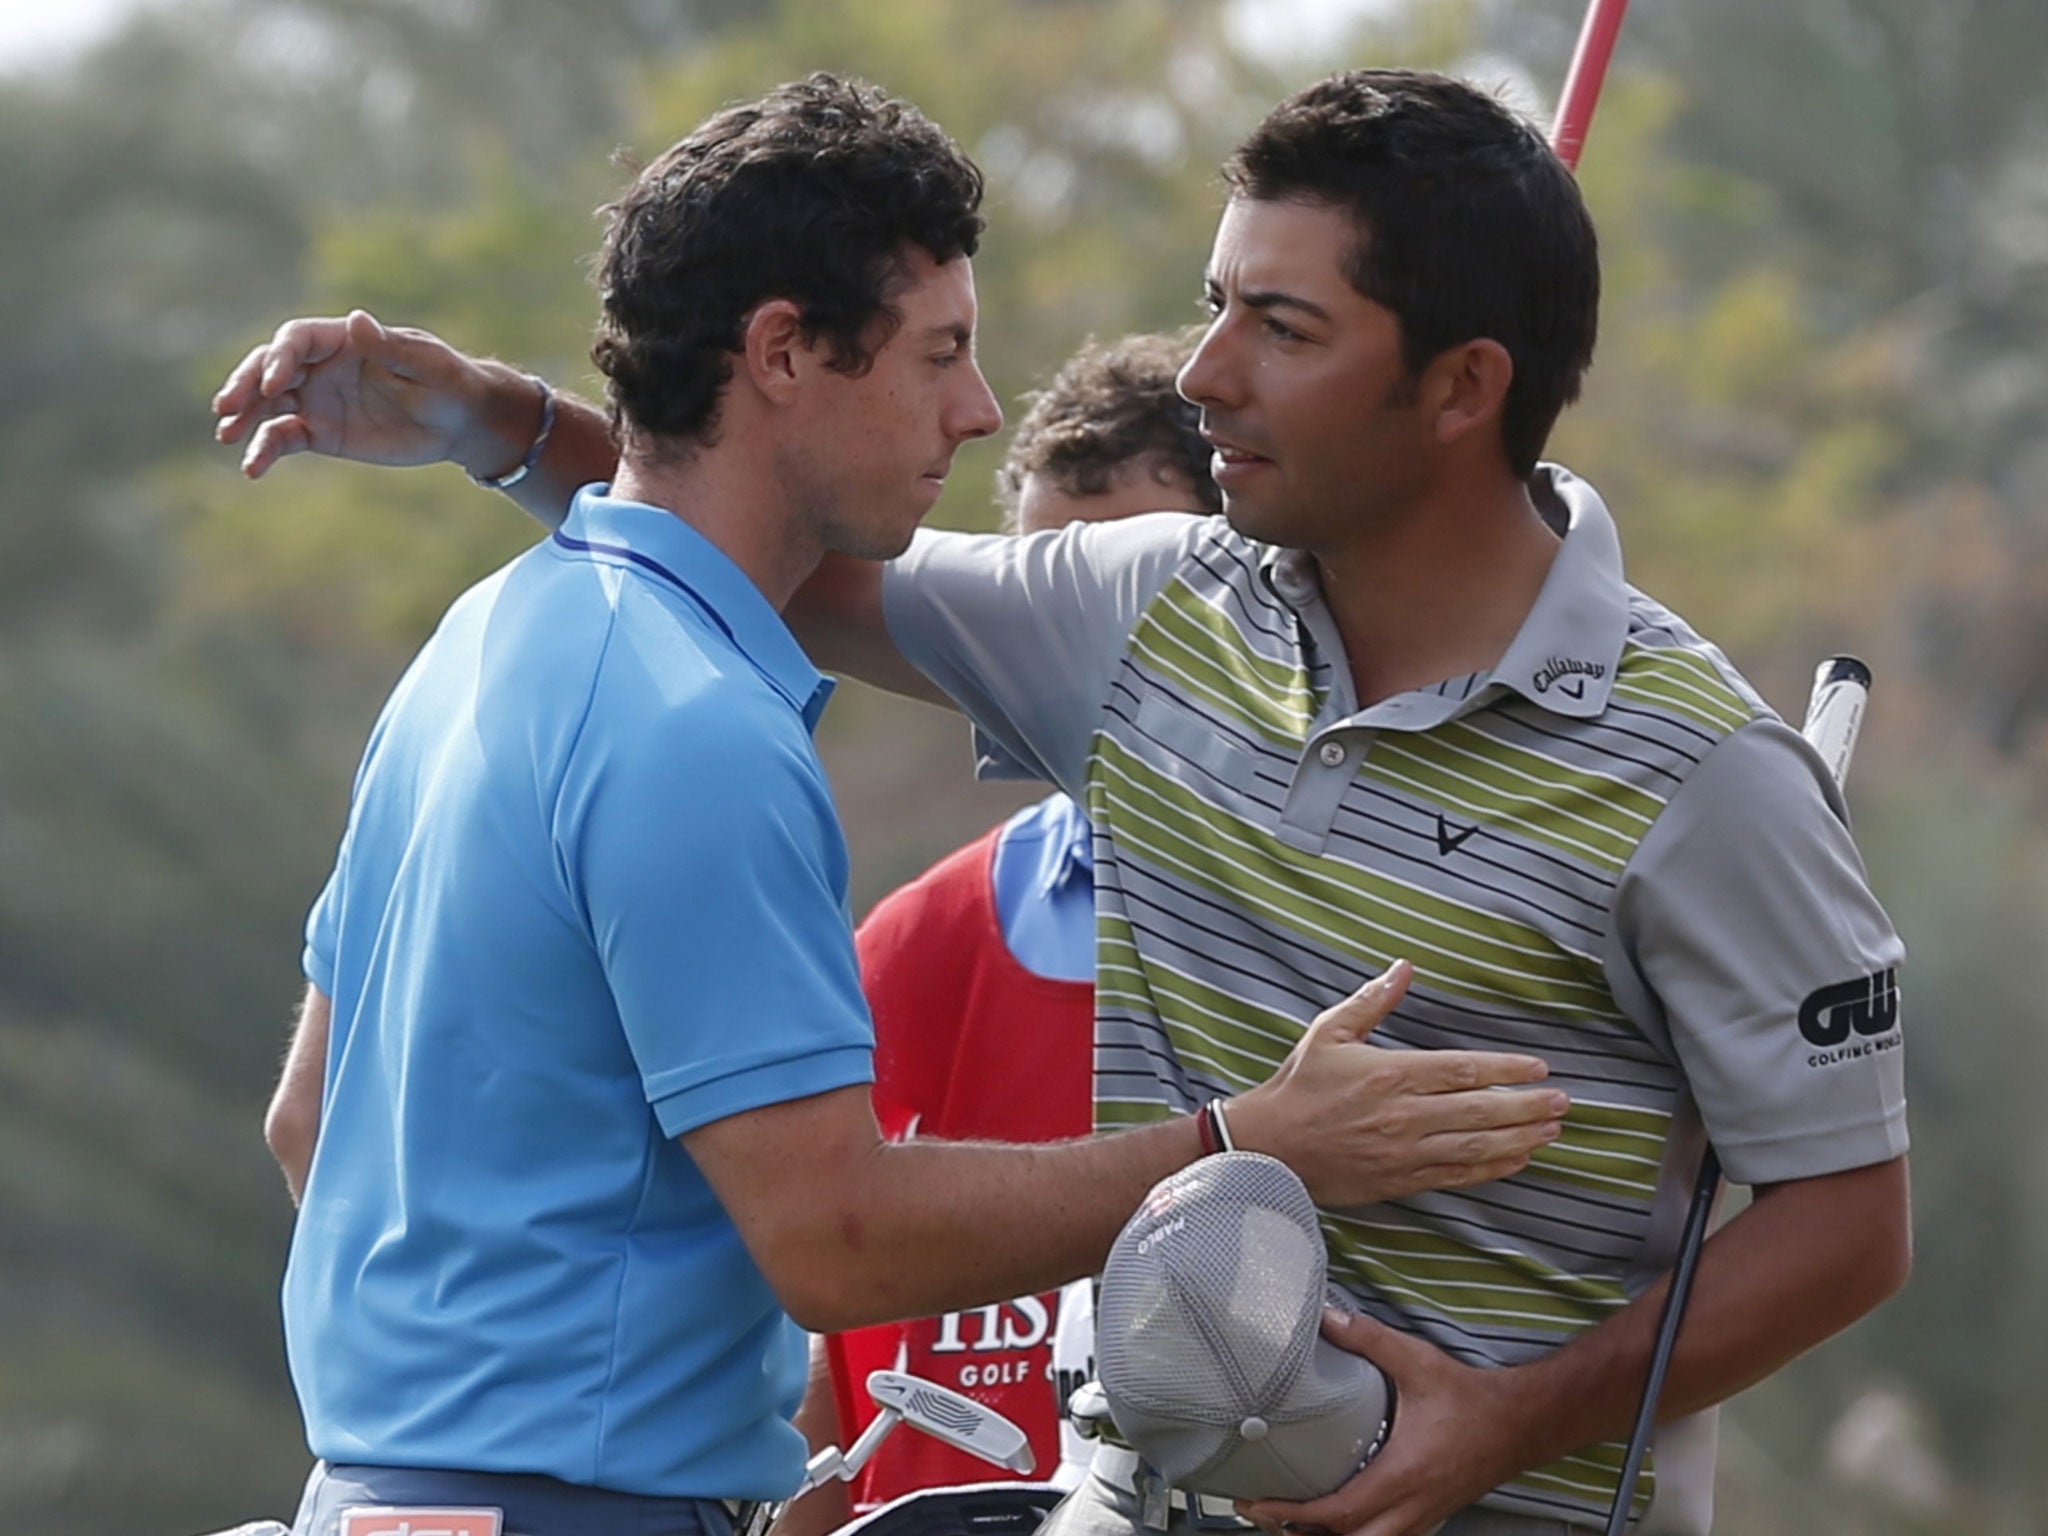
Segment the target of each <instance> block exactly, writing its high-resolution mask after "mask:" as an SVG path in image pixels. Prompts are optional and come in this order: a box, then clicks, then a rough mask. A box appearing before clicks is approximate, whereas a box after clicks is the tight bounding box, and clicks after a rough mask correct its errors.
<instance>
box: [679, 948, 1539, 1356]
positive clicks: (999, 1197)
mask: <svg viewBox="0 0 2048 1536" xmlns="http://www.w3.org/2000/svg"><path fill="white" fill-rule="evenodd" d="M1409 975H1410V972H1409V968H1408V967H1407V966H1406V965H1405V964H1397V965H1395V966H1394V967H1392V968H1390V969H1389V970H1388V971H1387V972H1385V973H1383V974H1382V975H1381V976H1380V977H1378V978H1376V979H1375V980H1374V981H1372V982H1370V983H1368V984H1367V985H1366V986H1364V987H1363V988H1361V989H1360V990H1359V991H1358V992H1356V993H1354V994H1353V995H1352V996H1351V997H1349V998H1347V999H1345V1000H1344V1001H1343V1002H1341V1003H1339V1004H1337V1006H1335V1007H1334V1008H1331V1009H1329V1010H1328V1011H1326V1012H1325V1013H1323V1014H1322V1015H1320V1016H1319V1017H1318V1018H1317V1019H1316V1021H1315V1023H1314V1024H1313V1025H1312V1026H1311V1027H1310V1028H1309V1031H1308V1033H1307V1034H1305V1035H1304V1036H1303V1037H1302V1039H1301V1041H1300V1042H1299V1043H1298V1044H1297V1045H1296V1046H1295V1049H1294V1051H1293V1053H1292V1054H1291V1055H1289V1056H1288V1058H1287V1060H1286V1061H1285V1062H1283V1063H1282V1064H1281V1067H1280V1069H1279V1071H1278V1072H1276V1073H1275V1074H1274V1076H1273V1077H1272V1078H1271V1079H1270V1080H1268V1081H1267V1082H1265V1083H1262V1084H1260V1085H1259V1086H1258V1087H1256V1088H1253V1089H1250V1090H1249V1091H1247V1092H1245V1093H1243V1094H1240V1095H1238V1096H1237V1097H1236V1098H1233V1099H1231V1100H1230V1101H1229V1106H1228V1110H1227V1114H1228V1117H1229V1123H1230V1127H1231V1130H1232V1132H1233V1134H1234V1137H1235V1139H1236V1142H1237V1144H1238V1146H1239V1147H1240V1148H1241V1149H1243V1150H1246V1151H1256V1152H1265V1153H1268V1154H1269V1155H1271V1156H1274V1157H1277V1158H1279V1159H1280V1160H1281V1161H1282V1162H1285V1163H1287V1164H1288V1165H1289V1166H1290V1167H1292V1168H1293V1169H1294V1171H1295V1172H1296V1173H1297V1174H1299V1175H1300V1176H1301V1180H1302V1182H1303V1183H1304V1184H1305V1185H1307V1186H1308V1190H1309V1193H1310V1194H1311V1195H1313V1196H1314V1197H1315V1198H1316V1199H1317V1200H1319V1201H1320V1202H1322V1203H1323V1204H1326V1205H1331V1206H1353V1205H1365V1204H1371V1203H1373V1202H1375V1201H1379V1200H1385V1199H1392V1198H1395V1197H1398V1196H1401V1195H1406V1194H1412V1193H1414V1192H1415V1191H1417V1190H1422V1189H1442V1188H1463V1187H1469V1186H1471V1185H1474V1184H1480V1183H1486V1182H1490V1181H1491V1180H1493V1179H1497V1178H1503V1177H1505V1176H1507V1175H1508V1174H1510V1173H1514V1172H1516V1171H1518V1170H1519V1169H1521V1168H1522V1167H1524V1166H1526V1164H1527V1162H1528V1160H1529V1155H1530V1154H1531V1153H1532V1152H1534V1151H1535V1150H1536V1149H1537V1148H1538V1147H1541V1146H1543V1145H1544V1144H1546V1143H1547V1142H1549V1141H1551V1140H1553V1139H1554V1138H1555V1136H1556V1135H1557V1131H1558V1125H1559V1118H1560V1117H1561V1116H1562V1115H1563V1114H1564V1112H1565V1110H1566V1109H1567V1108H1568V1100H1567V1098H1566V1095H1565V1094H1563V1093H1562V1092H1560V1091H1558V1090H1555V1089H1551V1088H1545V1087H1537V1086H1532V1085H1534V1084H1536V1083H1538V1082H1539V1081H1540V1080H1541V1078H1542V1076H1543V1075H1544V1072H1545V1068H1544V1066H1543V1064H1542V1063H1541V1062H1540V1061H1537V1060H1536V1059H1534V1058H1533V1057H1526V1056H1514V1055H1505V1054H1498V1053H1494V1052H1481V1051H1405V1050H1387V1049H1382V1048H1380V1047H1378V1046H1374V1045H1372V1044H1370V1043H1369V1042H1368V1040H1367V1038H1366V1037H1367V1036H1368V1035H1369V1034H1370V1032H1371V1030H1372V1029H1373V1027H1374V1026H1375V1025H1377V1024H1378V1023H1379V1022H1380V1021H1381V1020H1382V1019H1383V1018H1385V1017H1386V1015H1387V1014H1388V1013H1389V1012H1390V1011H1391V1010H1392V1009H1393V1007H1394V1005H1395V1004H1396V1003H1397V1002H1398V1001H1399V1000H1400V998H1401V996H1402V994H1403V993H1404V992H1405V991H1406V989H1407V984H1408V978H1409ZM1503 1090H1507V1091H1503ZM682 1141H683V1145H684V1146H685V1148H686V1149H687V1150H688V1151H689V1154H690V1156H691V1158H692V1159H693V1160H694V1161H695V1162H696V1164H697V1166H698V1168H699V1169H700V1170H701V1171H702V1172H703V1174H704V1177H705V1178H706V1180H708V1181H709V1183H710V1184H711V1187H712V1188H713V1190H715V1191H716V1192H717V1195H718V1198H719V1202H720V1204H722V1205H723V1206H724V1207H725V1208H726V1210H727V1211H729V1212H730V1213H731V1214H732V1218H733V1221H734V1223H735V1224H736V1225H737V1226H738V1227H739V1229H740V1235H741V1236H742V1237H743V1238H744V1239H745V1240H746V1244H747V1248H748V1250H749V1251H750V1252H751V1253H752V1254H753V1256H754V1261H755V1262H756V1263H757V1264H758V1265H760V1267H761V1271H762V1273H763V1274H764V1275H766V1276H767V1277H768V1281H769V1283H770V1284H771V1285H772V1286H774V1288H775V1291H776V1294H777V1295H778V1296H779V1297H780V1298H781V1300H782V1303H783V1306H784V1307H785V1308H786V1309H787V1310H788V1311H789V1312H790V1314H791V1315H792V1316H793V1317H795V1318H796V1320H797V1321H798V1322H799V1323H801V1324H803V1325H804V1326H805V1327H807V1328H810V1329H812V1330H814V1331H827V1330H834V1331H836V1330H840V1329H845V1328H852V1327H858V1326H861V1325H862V1324H866V1323H876V1322H886V1321H890V1320H892V1319H895V1318H903V1317H925V1316H931V1315H933V1314H936V1313H940V1312H950V1311H958V1310H960V1309H962V1308H965V1307H971V1306H978V1305H981V1304H983V1303H986V1302H990V1301H996V1300H1001V1299H1003V1298H1005V1297H1010V1296H1019V1295H1023V1294H1026V1293H1027V1292H1032V1291H1048V1290H1053V1289H1056V1288H1057V1287H1058V1286H1060V1285H1062V1284H1064V1283H1065V1282H1067V1281H1069V1280H1072V1279H1075V1278H1077V1277H1079V1276H1081V1275H1087V1274H1094V1273H1095V1272H1097V1271H1098V1270H1099V1269H1100V1268H1101V1265H1102V1261H1103V1258H1104V1256H1105V1255H1106V1254H1107V1253H1108V1251H1109V1246H1110V1244H1111V1242H1112V1241H1114V1239H1115V1237H1116V1234H1117V1232H1118V1230H1119V1229H1120V1228H1121V1227H1122V1226H1123V1224H1124V1223H1125V1222H1126V1221H1127V1220H1128V1219H1129V1218H1130V1215H1131V1212H1132V1211H1134V1210H1136V1209H1137V1207H1138V1204H1139V1202H1140V1201H1142V1200H1143V1199H1144V1197H1145V1194H1146V1192H1147V1191H1148V1190H1149V1189H1150V1188H1151V1187H1152V1186H1153V1185H1154V1184H1155V1183H1157V1182H1158V1181H1159V1180H1160V1179H1162V1178H1164V1177H1165V1176H1166V1175H1167V1174H1169V1173H1172V1172H1174V1171H1175V1170H1177V1169H1179V1168H1182V1167H1185V1166H1186V1165H1187V1164H1188V1163H1190V1162H1192V1161H1194V1159H1195V1158H1196V1157H1197V1156H1198V1155H1199V1154H1200V1151H1201V1146H1200V1136H1199V1133H1198V1131H1197V1129H1196V1126H1195V1124H1194V1121H1193V1119H1192V1117H1187V1116H1182V1117H1179V1118H1177V1119H1175V1120H1172V1121H1168V1122H1166V1123H1163V1124H1159V1125H1151V1126H1146V1127H1143V1128H1141V1129H1136V1130H1127V1131H1119V1132H1116V1133H1114V1134H1111V1135H1106V1136H1096V1137H1084V1138H1081V1139H1078V1140H1073V1141H1064V1142H1048V1143H1042V1144H1037V1145H1029V1146H1009V1145H998V1144H994V1143H976V1142H942V1141H922V1140H912V1141H906V1142H884V1141H883V1140H882V1139H881V1134H880V1132H879V1130H878V1129H877V1128H876V1125H875V1117H874V1111H873V1107H872V1103H871V1100H870V1097H869V1092H868V1089H867V1087H866V1086H865V1085H861V1086H856V1087H848V1088H842V1089H837V1090H834V1091H831V1092H826V1093H821V1094H815V1095H812V1096H811V1097H808V1098H803V1099H794V1100H789V1101H786V1102H783V1103H777V1104H770V1105H766V1106H764V1107H762V1108H759V1109H753V1110H749V1111H746V1112H744V1113H741V1114H735V1115H731V1116H729V1117H727V1118H725V1119H722V1120H716V1121H713V1122H711V1123H709V1124H707V1125H704V1126H701V1127H699V1128H697V1129H695V1130H692V1131H688V1132H685V1133H684V1135H683V1137H682Z"/></svg>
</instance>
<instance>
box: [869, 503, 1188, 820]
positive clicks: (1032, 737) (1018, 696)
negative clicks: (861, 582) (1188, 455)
mask: <svg viewBox="0 0 2048 1536" xmlns="http://www.w3.org/2000/svg"><path fill="white" fill-rule="evenodd" d="M1212 523H1213V520H1212V519H1208V518H1200V517H1191V516H1188V515H1187V514H1185V513H1177V512H1155V513H1148V514H1146V515H1144V516H1141V517H1131V518H1123V519H1120V520H1118V521H1115V522H1108V523H1070V524H1069V525H1068V526H1066V527H1065V528H1060V529H1054V530H1050V531H1047V532H1045V533H1035V534H1029V535H1025V536H1023V537H1005V536H1003V535H1000V534H964V533H941V532H935V531H930V530H927V531H924V532H921V533H919V534H918V536H917V538H916V540H915V541H914V542H913V543H912V544H911V547H910V550H909V552H908V553H907V554H905V555H904V556H903V557H902V558H901V559H898V560H896V561H894V562H892V563H891V565H890V567H889V571H888V574H887V576H886V578H885V579H884V582H883V587H882V593H883V605H884V612H885V613H886V615H887V618H888V625H889V636H890V638H891V639H892V640H893V641H895V643H896V647H897V649H899V650H900V651H902V653H903V654H904V656H905V657H906V658H908V659H909V661H910V662H911V664H912V665H913V666H915V667H917V669H918V670H919V671H921V672H923V673H924V674H925V676H927V677H929V678H930V679H931V680H932V681H933V682H934V683H936V684H937V685H938V686H939V687H940V688H942V689H943V690H945V692H946V693H947V694H949V695H950V696H951V697H952V699H953V700H954V702H955V703H957V704H958V705H959V706H960V708H961V709H962V710H964V711H965V712H966V714H967V716H968V718H969V719H970V720H972V721H973V722H974V724H975V726H976V727H977V730H978V733H979V734H978V736H977V746H978V751H979V754H980V758H981V763H982V771H983V772H984V773H985V774H988V775H989V776H1005V777H1012V776H1013V777H1024V778H1036V779H1044V780H1047V781H1049V782H1051V783H1053V784H1056V785H1058V786H1059V787H1060V788H1061V789H1064V790H1065V791H1066V792H1067V793H1068V794H1071V795H1076V796H1078V795H1079V794H1080V793H1081V783H1082V780H1083V778H1084V777H1085V775H1086V771H1087V764H1088V744H1089V742H1090V741H1091V740H1092V739H1093V737H1094V735H1095V728H1096V726H1097V724H1098V723H1099V722H1100V719H1101V715H1102V708H1103V704H1104V702H1105V701H1106V700H1107V698H1108V696H1109V685H1110V681H1111V679H1112V678H1113V677H1114V676H1115V675H1116V668H1117V664H1118V662H1119V661H1121V660H1122V658H1123V654H1124V650H1125V648H1126V647H1127V646H1128V645H1129V643H1130V638H1131V632H1132V630H1133V629H1135V628H1136V627H1137V623H1138V619H1139V617H1140V616H1141V615H1142V614H1143V613H1144V611H1145V609H1146V608H1147V607H1148V606H1149V605H1150V604H1151V602H1152V600H1153V599H1154V598H1155V597H1157V596H1158V595H1159V593H1160V591H1161V590H1162V589H1163V588H1164V587H1165V586H1166V583H1167V582H1168V581H1169V580H1171V579H1172V576H1173V573H1174V571H1175V570H1176V569H1178V568H1179V566H1180V564H1181V562H1182V561H1183V560H1185V559H1186V558H1187V556H1188V554H1189V553H1190V552H1191V551H1192V550H1193V549H1194V548H1195V547H1196V546H1197V545H1198V544H1199V543H1200V541H1201V540H1202V538H1203V537H1204V536H1205V534H1206V532H1207V531H1208V530H1209V529H1210V528H1211V527H1212Z"/></svg>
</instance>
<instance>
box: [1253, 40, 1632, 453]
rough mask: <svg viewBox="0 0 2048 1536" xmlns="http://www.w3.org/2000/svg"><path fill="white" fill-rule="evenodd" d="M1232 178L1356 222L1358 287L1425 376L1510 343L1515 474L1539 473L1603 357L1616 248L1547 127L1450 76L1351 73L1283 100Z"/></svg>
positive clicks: (1507, 408)
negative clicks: (1460, 355)
mask: <svg viewBox="0 0 2048 1536" xmlns="http://www.w3.org/2000/svg"><path fill="white" fill-rule="evenodd" d="M1223 174H1224V177H1225V179H1226V180H1227V181H1228V182H1229V183H1230V186H1231V189H1232V191H1233V192H1235V193H1236V194H1238V195H1240V196H1243V197H1249V198H1254V199H1258V200H1260V201H1275V202H1277V201H1288V200H1295V199H1300V200H1312V201H1316V202H1324V203H1329V204H1332V205H1334V206H1337V207H1340V208H1344V209H1347V210H1349V211H1350V213H1351V214H1352V216H1353V217H1354V218H1355V219H1356V220H1357V221H1358V224H1359V240H1358V244H1357V246H1356V248H1355V250H1354V251H1353V254H1352V257H1351V260H1350V262H1349V263H1348V265H1347V268H1346V272H1345V276H1346V277H1347V278H1349V280H1350V282H1351V285H1352V286H1353V287H1354V288H1356V289H1357V290H1358V291H1359V292H1360V293H1362V294H1364V295H1365V296H1366V297H1367V298H1369V299H1371V300H1373V301H1374V302H1375V303H1378V304H1383V305H1385V306H1386V307H1387V308H1388V309H1390V310H1392V311H1393V312H1394V314H1395V316H1396V317H1397V318H1398V319H1399V320H1400V322H1401V343H1402V351H1403V353H1404V356H1405V359H1406V362H1407V365H1408V369H1409V372H1410V373H1411V374H1418V373H1420V372H1421V371H1422V369H1423V368H1424V367H1426V366H1427V365H1428V363H1429V361H1430V359H1431V358H1433V357H1435V356H1437V355H1438V354H1439V353H1441V352H1443V351H1444V350H1445V349H1446V348H1448V347H1453V346H1457V345H1458V344H1460V343H1461V342H1466V341H1472V340H1475V339H1478V338H1480V337H1487V338H1490V339H1492V340H1494V341H1497V342H1499V343H1500V344H1501V345H1502V346H1503V347H1505V348H1506V349H1507V352H1508V355H1509V356H1510V357H1511V358H1513V359H1514V365H1515V375H1514V381H1513V383H1512V384H1511V385H1510V386H1509V389H1508V394H1507V400H1506V402H1505V404H1504V406H1503V408H1502V412H1501V443H1502V446H1503V447H1504V448H1505V449H1506V451H1507V458H1508V464H1509V466H1510V467H1511V468H1512V469H1513V471H1514V473H1515V474H1517V475H1519V476H1523V477H1526V476H1527V475H1528V474H1529V472H1530V471H1531V470H1533V469H1534V468H1535V467H1536V460H1537V458H1538V457H1539V456H1540V455H1541V453H1542V451H1543V444H1544V442H1545V440H1546V439H1548V437H1549V436H1550V429H1551V427H1552V426H1553V425H1555V423H1556V421H1557V417H1558V413H1559V412H1561V411H1562V410H1563V409H1564V408H1565V406H1567V405H1568V404H1570V403H1571V402H1572V401H1573V400H1576V399H1577V398H1578V394H1579V384H1580V381H1581V380H1582V379H1583V378H1584V377H1585V372H1586V369H1587V368H1588V366H1590V365H1591V363H1592V361H1593V342H1594V337H1595V335H1596V333H1597V331H1598V329H1599V313H1600V248H1599V241H1598V238H1597V237H1596V236H1595V234H1594V232H1593V221H1592V218H1591V217H1590V216H1589V215H1588V214H1587V212H1586V205H1585V202H1584V200H1583V199H1582V198H1581V197H1580V196H1579V188H1578V183H1577V182H1576V181H1574V180H1573V179H1572V174H1571V172H1570V171H1568V170H1566V169H1565V167H1564V163H1563V162H1562V161H1561V160H1559V159H1558V158H1557V156H1556V155H1555V154H1554V153H1552V151H1551V149H1550V146H1549V145H1548V144H1546V143H1545V142H1544V140H1543V136H1542V135H1541V134H1540V133H1538V132H1537V131H1536V129H1535V128H1534V127H1533V126H1532V125H1530V124H1529V123H1527V122H1525V121H1523V119H1521V118H1520V117H1518V116H1516V115H1515V114H1514V113H1513V112H1511V111H1510V110H1508V108H1507V107H1505V106H1503V105H1502V104H1501V103H1500V102H1498V101H1496V100H1495V99H1494V98H1493V97H1491V96H1489V95H1487V94H1486V93H1485V92H1484V91H1480V90H1477V89H1475V88H1474V87H1472V86H1470V85H1467V84H1465V83H1464V82H1462V81H1458V80H1452V79H1450V78H1448V77H1447V76H1444V75H1437V74H1428V73H1423V72H1420V71H1413V70H1397V69H1358V70H1351V71H1348V72H1347V73H1344V74H1341V75H1334V76H1332V77H1331V78H1330V79H1327V80H1324V81H1322V82H1320V83H1319V84H1316V85H1312V86H1310V87H1309V88H1308V89H1307V90H1305V91H1302V92H1300V93H1299V94H1297V95H1294V96H1290V97H1289V98H1288V99H1287V100H1286V101H1283V102H1281V103H1280V105H1279V106H1277V107H1275V108H1274V109H1273V110H1272V112H1271V113H1269V114H1268V115H1267V117H1266V119H1265V121H1264V122H1262V123H1260V124H1259V126H1258V127H1257V128H1256V129H1254V130H1253V131H1252V135H1251V137H1250V138H1248V139H1246V140H1245V141H1244V143H1243V144H1241V145H1240V146H1239V147H1238V149H1237V152H1236V153H1235V154H1233V155H1232V156H1231V158H1230V160H1229V162H1228V163H1227V164H1226V165H1225V166H1224V169H1223Z"/></svg>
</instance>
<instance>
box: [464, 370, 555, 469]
mask: <svg viewBox="0 0 2048 1536" xmlns="http://www.w3.org/2000/svg"><path fill="white" fill-rule="evenodd" d="M526 377H527V378H528V379H529V380H531V381H532V383H533V385H534V387H535V388H536V389H538V390H539V391H540V431H539V432H537V433H535V434H534V439H533V444H532V446H531V447H529V448H528V449H527V450H526V457H525V458H523V459H521V460H520V461H519V464H518V467H517V468H515V469H509V470H507V471H506V472H505V473H504V474H502V475H479V474H477V473H476V472H474V471H470V472H469V478H470V479H472V480H474V481H475V482H476V483H477V484H478V485H480V486H482V487H483V488H484V489H485V490H487V491H509V490H511V489H512V487H513V486H515V485H517V484H518V483H519V482H520V481H522V480H524V479H525V478H526V477H527V476H528V475H530V474H532V473H533V468H534V466H535V465H536V464H538V463H540V455H541V450H542V449H544V448H546V447H547V445H548V434H549V433H551V432H553V431H554V430H555V392H554V391H553V390H552V389H549V388H548V381H547V380H546V379H544V378H542V377H541V376H540V375H539V374H537V373H529V374H528V375H527V376H526Z"/></svg>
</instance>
